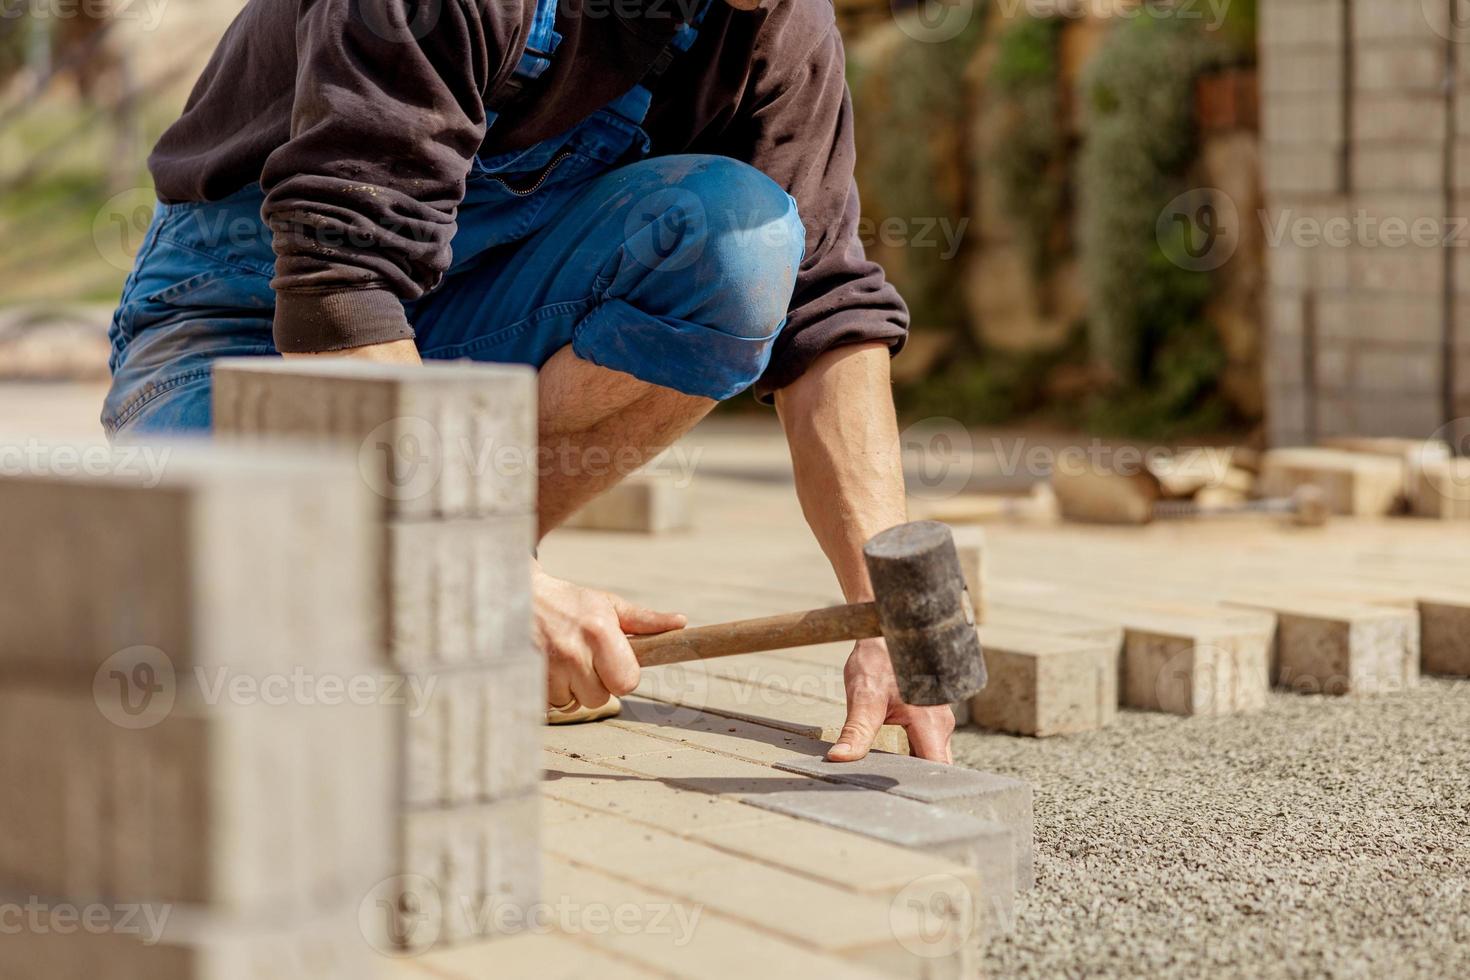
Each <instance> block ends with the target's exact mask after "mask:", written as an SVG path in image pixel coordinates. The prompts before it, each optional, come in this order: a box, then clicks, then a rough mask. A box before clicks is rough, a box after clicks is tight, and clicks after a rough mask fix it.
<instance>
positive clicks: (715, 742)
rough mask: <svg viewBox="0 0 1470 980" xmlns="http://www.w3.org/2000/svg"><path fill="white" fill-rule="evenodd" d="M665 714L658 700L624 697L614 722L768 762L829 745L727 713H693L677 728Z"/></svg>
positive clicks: (671, 739)
mask: <svg viewBox="0 0 1470 980" xmlns="http://www.w3.org/2000/svg"><path fill="white" fill-rule="evenodd" d="M664 715H665V711H664V710H663V706H662V705H660V704H658V703H657V702H650V701H645V700H643V699H642V698H637V697H632V698H624V699H623V713H622V715H621V716H620V717H619V718H618V719H617V720H616V721H615V722H613V724H615V725H617V726H618V727H620V728H626V729H628V730H629V731H635V732H639V733H640V734H643V735H648V736H650V737H653V738H661V739H664V740H666V741H668V742H672V743H674V744H676V745H678V746H679V747H681V748H700V749H705V750H707V751H711V752H719V753H721V754H723V755H730V756H734V757H735V758H738V759H745V760H746V761H748V762H759V763H763V764H766V765H769V764H771V763H773V762H777V761H781V760H785V759H790V758H793V757H798V756H823V755H825V754H826V752H827V749H828V748H829V747H830V743H828V742H823V741H820V740H819V739H815V738H808V737H806V736H803V735H796V734H793V733H792V732H787V731H782V730H781V729H778V728H770V727H768V726H766V725H757V724H755V723H753V722H749V721H744V720H742V719H739V718H729V717H726V716H724V715H712V714H698V715H694V716H693V717H691V718H688V719H681V720H680V724H679V725H678V726H677V727H675V726H670V725H665V724H663V723H662V718H663V717H664Z"/></svg>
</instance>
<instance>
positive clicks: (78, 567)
mask: <svg viewBox="0 0 1470 980" xmlns="http://www.w3.org/2000/svg"><path fill="white" fill-rule="evenodd" d="M154 448H155V449H156V451H157V452H159V453H160V454H161V455H160V457H159V460H160V463H161V465H162V470H161V476H160V478H159V479H158V481H157V483H156V485H155V483H154V481H153V479H152V478H150V477H144V476H129V475H121V474H120V475H110V476H99V477H95V478H91V477H89V478H85V479H82V478H50V477H9V478H4V479H0V540H4V541H5V548H6V553H7V555H9V556H11V558H12V560H11V561H8V562H6V563H5V566H4V568H3V569H0V635H3V636H4V638H5V640H4V643H3V644H0V677H11V678H14V677H35V678H51V679H56V680H59V681H65V680H68V679H77V678H80V679H84V680H85V681H86V682H88V683H90V682H91V680H92V678H93V676H94V675H95V674H96V672H97V671H98V670H99V668H101V667H102V666H103V664H104V663H105V662H107V661H108V658H110V657H112V656H113V655H114V654H116V653H118V652H119V651H123V650H127V649H130V648H133V647H137V646H140V645H146V646H150V647H154V648H157V650H158V651H160V657H162V658H166V664H164V662H163V661H160V664H162V665H164V666H166V668H167V669H170V670H171V671H173V672H174V673H177V674H180V675H182V674H184V673H187V672H189V671H191V670H192V669H193V668H194V667H196V666H197V667H202V668H204V669H205V670H207V671H214V670H216V669H218V668H228V669H229V670H231V671H232V672H234V673H245V672H251V673H255V674H269V675H275V674H278V673H281V672H283V671H284V672H289V671H291V670H293V669H295V668H298V667H301V668H309V669H317V668H320V667H322V666H325V665H327V664H335V665H338V667H337V669H345V668H346V667H347V666H349V665H353V664H366V663H377V662H379V661H381V659H382V653H381V651H382V631H381V629H380V628H379V626H378V617H376V616H374V615H372V614H371V612H370V610H372V609H373V608H374V606H373V603H374V602H375V601H376V600H375V598H374V597H375V594H376V591H377V587H378V586H377V575H378V572H377V567H378V560H379V554H380V545H379V542H378V540H377V538H376V536H375V535H374V534H373V533H372V532H371V529H370V522H371V514H372V502H371V501H370V500H369V499H368V497H367V496H366V495H365V493H364V491H363V488H362V485H361V480H360V478H359V477H358V476H357V474H356V472H355V470H354V468H353V466H352V464H351V461H350V459H347V458H345V457H341V456H336V455H331V456H327V457H322V458H315V459H312V458H305V457H303V456H301V455H300V454H297V453H290V452H286V451H284V450H282V451H280V452H275V451H272V452H270V453H262V452H258V451H246V450H239V449H236V450H230V449H225V448H222V447H205V446H199V445H187V446H186V445H179V446H166V445H165V446H161V447H154Z"/></svg>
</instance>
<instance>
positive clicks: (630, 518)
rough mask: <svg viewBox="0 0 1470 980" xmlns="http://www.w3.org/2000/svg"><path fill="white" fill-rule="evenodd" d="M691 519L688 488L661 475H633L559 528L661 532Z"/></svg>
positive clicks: (679, 527) (676, 528) (680, 527)
mask: <svg viewBox="0 0 1470 980" xmlns="http://www.w3.org/2000/svg"><path fill="white" fill-rule="evenodd" d="M692 522H693V514H692V512H691V507H690V495H689V488H688V487H687V486H682V485H680V484H679V483H678V482H676V481H675V480H674V479H673V478H671V477H668V476H663V475H652V474H641V473H639V474H634V475H632V476H630V477H628V478H627V479H625V480H623V481H622V482H621V483H619V484H617V485H616V486H614V487H612V488H611V489H609V490H607V491H604V492H603V493H602V494H601V495H600V496H598V497H597V498H596V499H594V500H592V501H591V502H590V503H588V504H587V505H586V506H585V507H583V508H582V509H581V510H579V511H577V513H575V514H573V515H572V516H571V517H570V518H569V519H568V520H567V522H566V523H565V524H563V525H562V526H563V527H567V528H574V529H579V530H584V531H630V532H634V533H638V534H665V533H668V532H670V531H683V530H686V529H688V527H689V526H690V524H691V523H692Z"/></svg>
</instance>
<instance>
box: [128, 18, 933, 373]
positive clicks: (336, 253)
mask: <svg viewBox="0 0 1470 980" xmlns="http://www.w3.org/2000/svg"><path fill="white" fill-rule="evenodd" d="M693 2H694V0H561V2H560V7H559V8H558V13H557V19H556V29H557V31H558V32H559V33H561V34H562V35H563V41H562V44H561V47H560V48H559V49H558V51H557V52H556V55H555V57H554V59H553V66H552V69H551V70H550V71H549V72H548V73H547V75H546V76H545V77H544V78H543V79H542V80H541V81H540V82H538V83H536V86H535V88H534V89H532V92H531V95H530V97H529V98H527V99H525V100H523V101H521V102H519V103H516V104H514V105H513V106H512V107H511V108H510V109H509V110H508V111H506V112H505V113H504V114H503V115H502V116H501V117H500V119H499V120H498V121H496V123H495V125H494V126H492V127H490V128H489V133H488V136H487V132H486V123H485V120H486V101H487V99H490V100H492V103H493V104H498V100H499V93H501V92H502V91H503V85H504V83H505V81H506V79H507V78H508V77H509V76H510V75H511V72H512V70H513V68H514V67H515V65H516V63H517V62H518V61H519V59H520V56H521V53H522V51H523V50H524V48H525V44H526V37H527V34H528V31H529V28H530V25H531V22H532V17H533V14H534V13H535V7H536V5H535V0H250V3H249V5H248V6H247V7H246V8H245V9H244V11H242V12H241V14H240V16H239V18H238V19H237V20H236V21H235V23H234V24H233V25H231V27H230V29H229V31H228V32H227V33H226V34H225V37H224V39H223V40H222V41H221V43H220V45H219V48H218V49H217V50H216V51H215V53H214V56H213V57H212V58H211V59H210V62H209V65H208V66H207V67H206V68H205V70H204V74H203V75H202V76H201V77H200V79H199V82H198V83H197V85H196V86H195V88H194V91H193V93H192V94H191V96H190V98H189V102H188V104H187V106H186V107H185V110H184V114H183V116H182V117H181V118H180V119H179V121H178V122H177V123H175V124H174V125H173V127H171V128H170V129H169V130H168V131H167V132H166V133H164V135H163V137H162V139H161V140H160V141H159V143H158V146H157V147H156V148H155V149H154V152H153V155H152V157H151V158H150V160H149V165H150V168H151V169H152V172H153V177H154V180H155V182H156V186H157V190H158V195H159V197H160V198H161V199H163V200H164V201H167V202H170V203H176V202H182V201H209V200H218V199H220V198H223V197H225V196H227V195H229V194H231V193H233V192H234V191H236V190H239V189H240V188H242V187H245V186H246V185H248V184H252V183H254V182H256V181H260V182H261V183H262V185H263V186H264V188H265V191H266V203H265V218H266V221H267V222H268V223H269V224H270V227H271V230H272V234H273V237H274V246H275V251H276V256H277V258H276V277H275V279H274V281H273V283H272V284H273V286H274V287H275V289H276V293H277V307H276V316H275V337H276V344H277V346H278V347H279V348H280V349H281V350H284V351H325V350H339V349H343V348H347V347H356V346H362V345H365V344H371V343H379V342H383V341H388V340H396V339H401V338H408V337H412V336H413V330H412V328H411V327H410V326H409V325H408V323H407V320H406V318H405V316H404V311H403V306H402V303H403V301H406V300H412V299H416V298H418V297H419V296H422V295H423V294H424V293H425V292H426V291H428V290H431V289H433V288H434V287H435V286H436V285H437V284H438V282H439V281H440V278H441V276H442V275H443V273H444V271H445V269H446V268H447V267H448V265H449V261H450V240H451V239H452V238H453V236H454V231H455V215H456V212H457V209H458V206H459V204H460V201H461V199H462V198H463V196H464V190H465V180H466V177H467V175H468V172H469V168H470V161H471V159H472V158H473V157H474V156H475V154H477V153H481V154H484V155H487V156H488V155H491V154H496V153H501V152H505V151H508V150H514V149H520V148H522V147H525V146H529V145H531V144H533V143H536V142H539V141H541V140H544V139H549V138H550V137H552V136H555V135H557V134H559V133H561V132H564V131H565V130H567V129H568V128H570V127H571V126H572V125H574V124H575V123H576V122H578V121H579V120H581V119H583V118H585V117H586V116H588V115H590V114H591V113H593V112H594V111H596V110H597V109H599V108H601V107H602V106H604V105H605V104H607V103H608V102H610V101H611V100H612V99H613V98H615V97H616V96H617V95H619V94H620V93H622V92H624V91H626V90H627V89H629V88H631V87H632V86H633V85H635V84H637V83H638V81H639V80H640V79H642V78H643V77H644V76H645V75H646V74H647V72H648V69H649V68H650V67H651V66H652V65H653V63H654V62H655V60H656V59H657V58H658V56H659V54H660V52H662V51H663V50H664V48H665V46H666V43H667V41H668V39H669V37H671V36H672V34H673V32H674V30H675V29H676V27H677V25H678V23H679V22H680V21H681V20H682V19H684V15H685V14H687V13H689V12H691V4H693ZM681 11H682V13H681ZM645 128H646V129H647V130H648V133H649V135H650V137H651V139H652V143H653V151H652V152H653V153H654V154H655V155H663V154H672V153H711V154H719V155H722V156H727V157H732V158H734V159H736V160H742V161H745V162H747V163H749V164H751V165H753V166H755V167H757V168H758V169H760V170H761V171H763V172H764V173H765V174H767V175H768V176H770V177H771V178H772V179H773V180H775V181H776V183H778V184H780V185H781V186H782V187H784V188H785V189H786V190H787V192H788V193H790V194H791V195H792V197H794V198H795V199H796V202H797V206H798V209H799V212H800V215H801V218H802V222H803V223H804V224H805V226H806V232H807V243H806V246H807V251H806V258H805V260H804V261H803V263H802V266H801V273H800V276H799V277H798V279H797V284H796V292H795V296H794V297H793V299H792V302H791V311H790V318H789V321H788V323H787V326H786V329H785V330H784V331H783V332H782V335H781V336H780V338H779V339H778V341H777V344H776V349H775V351H774V353H773V356H772V359H771V365H770V367H769V369H768V370H767V372H766V374H765V376H764V377H763V378H762V379H761V381H760V382H759V384H758V385H757V388H756V390H757V392H758V393H760V394H763V395H765V394H769V393H770V392H772V391H774V390H776V389H778V388H781V387H784V386H785V385H787V384H790V383H791V382H792V381H794V380H795V379H796V378H798V377H800V376H801V374H802V373H803V372H804V371H805V370H806V369H807V367H808V366H810V364H811V363H812V361H813V360H815V359H816V358H817V357H818V356H819V355H820V354H822V353H823V352H825V351H827V350H830V349H831V348H833V347H837V346H839V345H843V344H851V343H860V342H865V341H882V342H885V343H887V344H889V345H890V347H892V348H893V349H894V350H895V351H896V350H897V349H898V348H899V347H900V346H901V345H902V343H903V339H904V337H905V336H906V332H907V324H908V314H907V311H906V310H905V308H904V305H903V301H902V300H901V299H899V297H898V294H897V293H896V292H895V291H894V289H893V288H892V287H891V286H890V285H889V284H888V283H887V282H886V281H885V280H884V277H883V271H882V269H880V268H879V267H878V266H877V265H875V264H874V263H872V262H869V261H868V260H867V258H866V257H865V255H864V254H863V247H862V244H861V243H860V241H859V240H858V237H857V223H858V198H857V189H856V186H855V185H854V183H853V132H852V105H851V102H850V100H849V98H848V95H847V87H846V83H845V80H844V75H843V51H842V42H841V39H840V38H839V37H838V34H837V29H836V26H835V23H834V20H833V16H832V8H831V4H830V0H763V6H762V8H761V9H758V10H755V11H749V12H746V11H737V10H734V9H732V8H731V7H729V6H728V5H727V4H725V3H724V2H723V0H714V4H713V6H712V7H711V8H710V11H709V13H708V15H707V17H706V19H705V22H704V24H703V26H702V27H701V29H700V33H699V38H698V40H697V41H696V42H695V44H694V46H693V48H692V49H691V50H690V51H688V52H687V53H685V54H682V55H681V56H680V57H679V58H678V60H677V61H675V62H674V64H673V66H672V67H671V68H670V69H669V70H668V71H667V73H665V74H664V75H663V76H662V78H661V80H660V81H659V82H658V84H657V85H656V87H655V89H654V98H653V105H652V108H651V110H650V112H649V116H648V120H647V123H646V126H645ZM316 236H321V237H322V238H323V239H326V238H327V237H328V236H330V241H332V242H333V243H342V242H351V243H354V244H353V245H350V246H347V247H332V248H330V249H324V248H321V247H314V241H313V239H314V238H315V237H316Z"/></svg>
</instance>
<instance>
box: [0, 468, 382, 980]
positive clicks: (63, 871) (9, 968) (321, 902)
mask: <svg viewBox="0 0 1470 980" xmlns="http://www.w3.org/2000/svg"><path fill="white" fill-rule="evenodd" d="M162 458H163V459H164V460H165V466H164V468H163V471H162V476H161V478H160V480H159V482H157V483H156V484H155V483H154V482H153V480H152V479H151V478H148V479H140V478H139V477H136V476H132V475H127V474H126V470H127V469H128V465H127V463H126V462H125V457H124V456H122V455H121V454H120V455H119V456H118V457H116V460H115V461H116V462H117V463H118V465H117V467H116V468H115V469H116V472H114V473H112V474H111V475H107V476H98V477H89V478H86V479H60V478H55V477H44V478H41V477H24V478H8V479H3V480H0V538H3V539H4V540H5V541H6V542H7V554H8V556H9V560H8V561H7V563H6V564H5V567H4V569H3V570H0V575H3V576H4V577H5V581H4V582H3V583H0V597H3V598H0V782H3V784H4V785H5V786H7V787H9V788H10V789H9V791H7V792H6V793H5V794H0V825H3V826H4V827H5V833H4V834H3V835H0V895H4V896H5V897H6V900H7V901H16V902H20V903H22V904H24V905H27V906H29V907H32V908H34V909H35V914H34V915H32V914H29V913H28V914H27V915H26V916H25V917H24V919H25V921H24V924H23V925H22V928H21V931H20V932H19V933H12V934H9V935H6V936H5V937H4V938H3V941H0V976H7V977H9V976H16V977H20V976H88V975H95V976H109V977H112V976H117V977H125V978H134V977H136V978H143V977H149V978H166V980H175V978H178V980H185V978H189V980H234V978H241V980H243V978H247V977H248V978H257V977H258V978H264V977H269V976H283V975H306V974H304V973H303V972H302V969H303V968H305V967H306V966H308V965H309V966H310V975H314V976H324V977H332V978H343V980H345V978H348V977H357V976H363V975H365V974H366V973H367V972H368V971H370V970H371V969H372V965H371V961H372V958H373V957H374V956H375V955H376V954H375V953H374V952H373V947H374V945H376V944H378V943H379V942H380V941H381V939H382V933H381V932H379V931H377V930H376V928H375V927H374V923H373V922H372V921H371V920H369V921H366V922H363V921H360V905H361V901H362V899H363V897H364V896H366V895H367V894H368V893H369V891H370V890H371V889H372V887H373V886H374V884H375V883H376V882H378V881H380V880H381V879H382V878H383V877H385V876H386V875H388V874H389V873H390V867H391V866H390V863H389V861H388V859H387V855H388V847H389V841H390V840H391V834H392V822H393V821H392V813H393V805H392V786H393V782H394V771H393V765H392V759H391V753H390V752H389V748H390V746H391V739H392V728H391V723H392V716H391V713H390V711H389V710H388V708H387V704H388V697H389V695H390V694H391V690H392V685H391V684H389V683H386V682H387V681H389V680H390V679H391V672H390V671H389V670H388V668H387V664H386V658H385V657H384V656H383V644H382V635H381V631H380V629H379V626H378V620H377V617H376V616H375V615H374V612H375V609H376V603H377V596H376V582H375V580H374V574H373V572H374V569H375V568H376V566H377V562H378V547H377V545H378V542H377V537H376V535H375V534H374V531H373V526H374V520H373V510H372V507H371V502H370V501H369V500H368V496H367V494H366V493H365V492H364V490H363V487H362V485H361V482H360V480H359V479H358V478H357V474H356V472H355V470H354V467H353V465H352V461H351V460H350V459H347V458H345V457H343V456H340V455H337V456H332V457H330V458H318V459H311V460H308V459H303V458H295V457H290V456H289V454H278V453H260V454H257V453H246V452H239V451H224V450H219V449H206V448H203V447H199V446H193V447H183V446H180V447H170V448H169V450H168V455H167V456H165V457H162Z"/></svg>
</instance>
